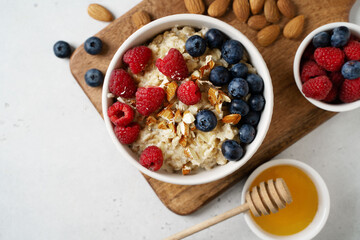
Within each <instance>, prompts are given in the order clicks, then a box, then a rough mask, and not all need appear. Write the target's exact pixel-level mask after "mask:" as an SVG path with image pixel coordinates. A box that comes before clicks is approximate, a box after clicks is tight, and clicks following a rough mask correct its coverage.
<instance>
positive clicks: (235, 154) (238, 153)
mask: <svg viewBox="0 0 360 240" xmlns="http://www.w3.org/2000/svg"><path fill="white" fill-rule="evenodd" d="M221 152H222V154H223V155H224V157H225V158H226V159H227V160H229V161H239V160H240V158H241V157H242V156H243V154H244V150H243V148H242V147H241V146H240V144H239V143H237V142H236V141H234V140H226V141H225V142H223V144H222V145H221Z"/></svg>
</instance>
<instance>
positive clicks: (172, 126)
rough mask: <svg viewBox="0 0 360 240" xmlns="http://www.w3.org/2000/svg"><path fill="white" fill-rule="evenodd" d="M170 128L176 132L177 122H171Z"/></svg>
mask: <svg viewBox="0 0 360 240" xmlns="http://www.w3.org/2000/svg"><path fill="white" fill-rule="evenodd" d="M169 128H170V129H171V130H172V131H173V132H174V133H176V128H175V124H174V123H173V122H171V123H169Z"/></svg>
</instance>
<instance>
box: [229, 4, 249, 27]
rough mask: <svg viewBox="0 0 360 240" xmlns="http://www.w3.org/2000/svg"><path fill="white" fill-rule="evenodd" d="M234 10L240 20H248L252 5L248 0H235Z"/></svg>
mask: <svg viewBox="0 0 360 240" xmlns="http://www.w3.org/2000/svg"><path fill="white" fill-rule="evenodd" d="M233 10H234V13H235V15H236V17H237V18H238V19H239V20H240V22H246V21H247V20H248V18H249V15H250V5H249V1H248V0H234V2H233Z"/></svg>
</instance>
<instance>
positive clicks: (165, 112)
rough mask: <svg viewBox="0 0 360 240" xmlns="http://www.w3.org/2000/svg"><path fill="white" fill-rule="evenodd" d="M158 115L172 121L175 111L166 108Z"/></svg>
mask: <svg viewBox="0 0 360 240" xmlns="http://www.w3.org/2000/svg"><path fill="white" fill-rule="evenodd" d="M158 117H161V118H163V119H165V120H166V121H170V120H172V119H173V118H174V113H173V112H172V111H171V110H170V109H168V108H165V109H163V110H162V111H161V112H159V113H158Z"/></svg>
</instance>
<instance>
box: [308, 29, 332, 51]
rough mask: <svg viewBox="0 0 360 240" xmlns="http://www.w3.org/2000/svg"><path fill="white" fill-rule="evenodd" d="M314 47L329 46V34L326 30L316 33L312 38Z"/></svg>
mask: <svg viewBox="0 0 360 240" xmlns="http://www.w3.org/2000/svg"><path fill="white" fill-rule="evenodd" d="M312 43H313V45H314V47H316V48H318V47H328V46H330V35H329V34H328V33H327V32H319V33H317V34H316V35H315V36H314V37H313V40H312Z"/></svg>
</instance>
